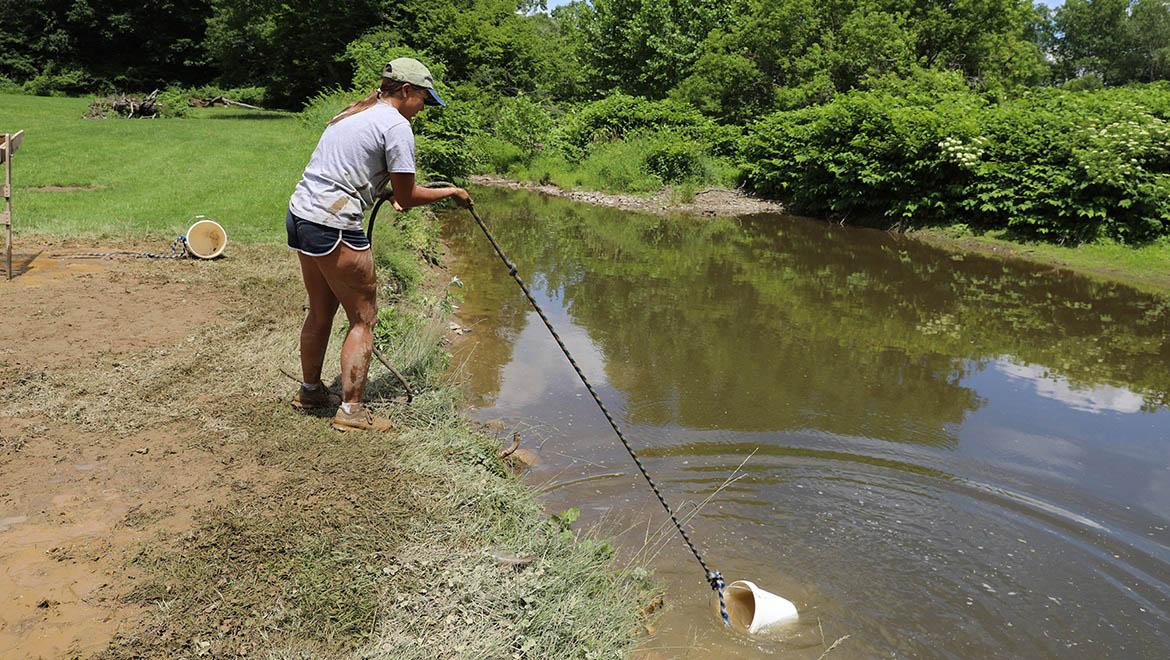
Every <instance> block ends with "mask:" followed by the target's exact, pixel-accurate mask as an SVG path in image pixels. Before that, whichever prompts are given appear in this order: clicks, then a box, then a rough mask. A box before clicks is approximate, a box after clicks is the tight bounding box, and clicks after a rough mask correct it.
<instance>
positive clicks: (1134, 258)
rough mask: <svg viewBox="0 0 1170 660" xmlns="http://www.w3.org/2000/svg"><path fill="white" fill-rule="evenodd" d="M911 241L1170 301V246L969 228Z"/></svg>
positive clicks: (920, 234) (919, 232)
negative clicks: (1058, 241) (1028, 264)
mask: <svg viewBox="0 0 1170 660" xmlns="http://www.w3.org/2000/svg"><path fill="white" fill-rule="evenodd" d="M906 235H907V236H909V237H911V238H915V239H918V240H921V241H923V242H926V243H929V244H931V245H934V246H936V247H939V248H942V249H944V250H948V251H951V252H976V253H980V254H990V255H995V256H999V257H1002V258H1014V259H1025V260H1027V261H1032V262H1036V263H1041V264H1046V265H1050V266H1054V267H1057V268H1062V269H1067V270H1071V271H1073V272H1075V273H1078V274H1080V275H1084V276H1086V277H1091V278H1093V279H1097V280H1102V281H1107V282H1118V283H1120V284H1124V285H1126V286H1130V287H1133V288H1135V289H1138V290H1139V291H1144V292H1147V293H1153V294H1157V295H1163V296H1170V241H1162V242H1160V243H1152V244H1149V245H1143V246H1131V245H1124V244H1121V243H1115V242H1097V243H1084V244H1081V245H1077V246H1071V247H1068V246H1063V245H1053V244H1051V243H1040V242H1035V241H1019V240H1013V239H1011V238H1007V237H1006V236H1005V235H1004V232H986V233H976V232H973V231H971V230H970V229H967V228H964V227H945V228H925V229H913V230H909V231H907V232H906Z"/></svg>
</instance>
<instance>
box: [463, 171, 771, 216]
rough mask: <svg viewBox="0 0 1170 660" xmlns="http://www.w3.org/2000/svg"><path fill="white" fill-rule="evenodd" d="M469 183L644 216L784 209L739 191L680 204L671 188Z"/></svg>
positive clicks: (479, 177)
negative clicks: (622, 190) (631, 191)
mask: <svg viewBox="0 0 1170 660" xmlns="http://www.w3.org/2000/svg"><path fill="white" fill-rule="evenodd" d="M469 180H470V181H471V182H472V183H474V184H477V185H481V186H492V187H495V188H508V189H510V190H531V191H533V192H539V193H544V194H546V195H556V196H557V197H566V198H568V199H572V200H575V201H578V202H585V203H587V204H598V205H601V206H612V207H614V208H619V209H622V210H624V211H642V212H643V213H658V214H663V213H691V214H694V215H704V216H712V217H714V216H735V215H750V214H753V213H784V206H783V205H782V204H780V203H779V202H775V201H771V200H767V199H760V198H759V197H753V196H751V195H748V194H747V193H745V192H743V191H740V190H731V189H729V188H707V189H705V190H700V191H698V192H696V193H695V196H694V198H693V199H691V200H689V201H683V200H681V199H679V194H678V192H677V191H676V190H675V189H672V188H670V187H667V188H664V189H662V190H660V191H658V192H657V193H654V194H653V195H648V196H643V195H628V194H626V195H622V194H611V193H603V192H596V191H590V190H565V189H563V188H560V187H559V186H554V185H552V184H544V185H542V184H539V183H530V182H526V181H516V180H515V179H508V178H505V177H500V176H494V175H489V174H476V175H473V176H471V177H469Z"/></svg>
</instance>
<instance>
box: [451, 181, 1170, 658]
mask: <svg viewBox="0 0 1170 660" xmlns="http://www.w3.org/2000/svg"><path fill="white" fill-rule="evenodd" d="M475 196H476V201H477V209H478V210H479V211H480V212H481V214H482V215H483V216H484V218H485V220H486V221H487V222H488V224H489V226H490V227H491V228H492V231H493V233H495V234H496V236H497V238H498V239H499V242H500V244H501V246H502V247H503V249H504V250H505V251H506V252H507V253H508V255H509V257H511V258H512V260H513V261H514V262H515V263H516V264H517V266H518V267H519V272H520V275H521V276H522V277H523V278H525V280H526V282H528V284H529V286H530V288H531V289H532V291H533V293H534V295H535V296H536V298H537V299H538V301H539V302H540V303H541V305H542V306H543V307H544V308H545V310H546V312H547V313H548V315H549V317H550V319H551V320H552V322H553V323H554V325H556V327H557V329H558V331H559V332H560V333H561V335H562V337H563V338H564V340H565V341H566V343H567V345H568V346H569V348H570V350H571V351H572V352H573V354H574V357H575V358H576V359H577V361H578V363H579V364H580V365H581V367H582V369H583V370H584V372H585V373H586V375H587V376H588V377H589V378H590V380H591V382H592V383H593V384H594V386H595V387H596V388H597V390H598V392H599V393H600V395H601V396H602V398H603V400H604V401H605V402H606V404H607V406H608V407H609V409H610V410H611V412H613V413H614V415H615V417H616V418H617V421H618V423H619V425H620V426H622V428H623V431H624V432H625V433H626V435H627V437H628V438H629V439H630V441H631V444H632V445H633V446H634V448H635V450H636V451H638V452H639V454H640V456H641V457H642V459H643V461H644V463H645V465H646V467H647V468H648V469H649V471H650V473H651V474H652V475H653V476H654V477H655V479H656V480H657V482H658V484H659V486H660V487H661V489H662V492H663V495H664V496H665V497H666V498H667V500H668V501H669V502H671V503H672V505H674V506H675V508H676V510H678V511H679V512H680V514H681V515H682V516H683V517H685V518H687V519H689V522H688V527H689V530H690V534H691V536H692V538H693V539H694V540H695V542H696V545H697V546H698V547H699V548H700V551H701V552H702V553H703V555H704V559H706V560H707V562H708V563H709V564H710V565H711V566H712V567H713V568H715V569H716V570H719V571H721V572H722V573H723V575H724V576H726V577H727V579H728V580H729V581H730V580H734V579H750V580H753V581H755V582H756V583H757V584H759V585H760V586H761V587H763V588H765V589H767V590H769V591H772V592H775V593H777V594H780V595H782V596H784V597H786V598H788V599H790V600H792V601H794V602H795V603H796V604H797V606H798V608H799V610H800V613H801V620H800V622H799V623H798V624H796V625H794V626H792V627H790V628H788V629H786V630H781V631H778V632H777V634H776V635H775V636H773V637H770V638H763V639H753V638H748V637H747V636H745V635H740V634H735V633H731V632H729V631H726V630H725V629H723V627H722V624H721V623H720V622H719V620H718V619H717V618H716V617H715V615H714V614H713V612H712V610H711V596H710V594H711V591H710V589H709V588H708V587H707V584H706V582H705V581H704V579H703V575H702V572H701V570H700V568H699V565H698V563H697V562H696V561H695V560H694V558H693V557H692V556H691V555H690V553H689V551H687V549H686V547H685V545H684V544H683V543H682V541H681V540H680V539H679V538H678V536H677V533H676V532H675V531H674V530H673V528H668V529H663V528H662V525H663V524H664V520H665V516H664V514H663V512H662V510H661V507H660V505H659V504H658V502H657V500H655V499H654V496H653V494H652V493H651V491H650V489H649V488H648V487H647V485H646V483H645V482H644V481H643V479H642V477H641V476H640V475H639V474H638V472H637V469H636V467H635V466H634V464H633V462H632V461H631V460H630V458H629V457H628V455H627V454H626V453H625V451H624V450H623V449H622V447H621V445H620V444H619V443H618V441H617V439H616V437H615V436H614V434H613V432H612V430H611V429H610V428H609V426H608V424H607V423H606V421H605V419H604V417H603V416H602V415H601V413H600V411H598V410H597V408H596V407H595V404H594V403H593V401H592V400H591V399H590V397H589V395H588V393H587V392H586V391H585V389H584V387H583V386H582V385H581V384H580V382H579V381H578V380H577V377H576V375H575V374H574V373H573V371H572V368H571V367H570V366H569V364H568V362H567V361H566V360H565V358H564V356H563V355H562V354H561V353H560V351H559V349H558V348H557V347H556V344H555V343H554V342H553V340H552V338H551V337H550V336H549V334H548V332H547V331H546V330H545V328H544V326H543V324H542V323H541V322H540V320H539V318H538V317H537V316H536V314H535V313H534V312H533V311H532V309H531V307H529V304H528V302H527V301H526V300H525V299H524V298H523V297H522V295H521V294H520V291H519V288H518V287H516V285H515V283H514V282H513V281H512V279H511V277H510V276H509V275H508V273H507V271H506V270H505V268H504V267H503V265H502V264H501V263H500V261H499V259H498V257H497V256H496V255H495V253H494V252H493V251H492V250H491V247H490V245H489V244H488V242H487V241H486V240H485V239H484V238H483V236H482V234H481V233H480V231H479V229H478V228H477V227H476V226H475V225H474V224H473V223H472V222H471V221H470V219H469V217H468V215H467V214H466V212H464V211H457V212H451V213H449V214H447V215H446V216H444V224H443V226H444V230H443V231H444V237H445V239H446V240H447V241H448V244H449V245H450V246H451V248H452V251H453V255H452V263H453V267H454V270H455V273H456V274H457V275H458V276H459V277H460V278H461V279H462V280H463V281H464V283H465V289H464V290H463V293H464V296H465V300H464V301H463V303H462V304H461V306H460V308H459V310H458V317H459V319H460V321H461V322H462V324H463V325H465V326H468V327H470V328H471V333H470V338H471V341H468V342H467V343H466V344H464V345H462V346H461V347H460V348H459V350H458V351H457V352H456V353H455V360H454V361H455V362H456V363H459V364H461V365H462V368H463V370H464V375H465V378H466V383H467V390H468V396H469V398H470V401H471V403H472V404H473V406H474V407H475V410H474V412H473V415H474V416H475V417H476V418H478V419H481V420H490V419H503V420H504V421H505V422H506V423H507V424H509V425H511V426H514V427H515V428H518V429H520V431H521V438H522V441H523V445H522V446H524V447H527V448H529V449H533V450H535V451H537V453H538V454H539V455H540V457H541V459H542V462H541V463H540V464H539V465H538V466H536V467H535V468H533V469H532V470H530V471H529V472H528V473H527V476H526V478H527V479H529V480H530V481H531V482H532V483H534V484H536V485H537V486H539V487H540V488H541V489H542V491H543V493H544V495H543V497H544V498H545V501H546V502H547V504H548V507H549V508H550V509H551V510H554V511H557V510H564V509H567V508H569V507H578V508H579V509H580V510H581V519H582V520H581V522H579V523H578V524H577V525H578V526H580V525H581V524H582V523H584V524H589V523H600V524H601V525H602V526H603V527H605V528H606V529H607V530H609V532H610V533H611V534H612V535H613V536H615V537H616V538H617V542H618V546H619V563H620V564H624V563H625V562H629V561H638V562H642V563H643V564H644V565H647V566H649V567H650V568H652V569H653V570H654V572H655V575H656V576H657V578H658V579H659V580H660V581H661V582H662V583H663V584H664V585H666V588H667V595H666V601H667V607H668V609H667V611H666V613H665V614H664V615H663V616H662V617H661V618H660V619H659V620H658V622H657V624H658V627H657V630H655V634H654V635H653V637H651V638H649V639H648V640H647V641H646V642H645V643H644V644H643V649H642V653H643V654H644V655H646V656H650V657H736V656H742V657H754V656H760V655H778V656H783V657H793V658H817V657H819V656H820V655H821V654H822V653H823V652H824V651H825V649H826V648H827V647H828V646H829V645H831V644H833V642H834V641H836V640H839V639H841V638H842V637H845V636H846V635H847V636H848V638H847V639H845V640H844V641H842V642H841V643H840V644H839V645H838V646H837V648H835V649H833V650H832V651H831V652H830V653H829V654H828V656H827V657H829V658H832V657H844V658H858V657H890V656H897V657H962V658H969V657H1061V658H1069V657H1084V658H1100V657H1134V658H1137V657H1147V658H1148V657H1167V656H1168V655H1170V531H1168V528H1170V336H1168V335H1170V299H1167V298H1164V297H1158V296H1155V295H1150V294H1145V293H1141V292H1138V291H1136V290H1133V289H1130V288H1127V287H1124V286H1121V285H1117V284H1112V283H1104V282H1100V281H1094V280H1091V279H1088V278H1084V277H1080V276H1076V275H1073V274H1071V273H1069V272H1067V271H1063V270H1058V269H1053V268H1051V267H1048V266H1042V265H1036V264H1030V263H1026V262H1021V261H1011V260H1003V259H998V258H993V257H986V256H978V255H971V254H955V253H950V252H947V251H943V250H941V249H938V248H935V247H932V246H929V245H926V244H923V243H920V242H917V241H914V240H909V239H907V238H905V237H900V236H898V235H895V234H891V233H886V232H882V231H876V230H870V229H863V228H850V227H841V226H838V225H835V224H830V223H824V222H819V221H814V220H809V219H802V218H795V217H779V216H767V217H763V216H760V217H741V218H734V219H728V218H693V217H658V216H648V215H643V214H635V213H629V212H621V211H616V210H612V209H606V208H597V207H590V206H585V205H581V204H577V203H573V202H569V201H566V200H563V199H558V198H549V197H544V196H540V195H536V194H532V193H524V192H511V191H500V190H486V189H481V190H476V191H475ZM729 479H730V480H731V482H730V483H727V482H728V480H729ZM667 524H669V523H667Z"/></svg>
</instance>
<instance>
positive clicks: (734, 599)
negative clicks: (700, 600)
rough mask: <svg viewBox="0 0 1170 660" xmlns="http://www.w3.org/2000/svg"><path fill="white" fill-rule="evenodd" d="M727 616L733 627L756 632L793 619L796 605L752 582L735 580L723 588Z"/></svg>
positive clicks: (795, 615) (795, 617)
mask: <svg viewBox="0 0 1170 660" xmlns="http://www.w3.org/2000/svg"><path fill="white" fill-rule="evenodd" d="M723 600H724V602H725V603H726V605H727V618H728V619H729V620H730V621H731V626H732V627H733V628H735V629H737V630H742V631H746V632H747V633H748V634H752V635H754V634H756V633H758V632H761V631H763V630H766V629H768V628H771V627H772V626H777V625H780V624H783V623H792V622H794V621H796V619H797V617H798V615H797V613H796V605H793V604H792V601H790V600H788V599H786V598H781V597H780V596H777V595H776V594H773V593H769V592H767V591H764V590H763V589H761V588H759V587H757V586H756V585H755V583H754V582H749V581H747V580H736V581H735V582H732V583H731V584H729V585H727V588H726V589H724V591H723Z"/></svg>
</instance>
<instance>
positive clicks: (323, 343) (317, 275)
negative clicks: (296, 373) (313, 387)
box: [297, 253, 338, 383]
mask: <svg viewBox="0 0 1170 660" xmlns="http://www.w3.org/2000/svg"><path fill="white" fill-rule="evenodd" d="M297 256H299V257H300V261H301V276H302V277H304V279H305V289H306V290H307V291H308V292H309V312H308V314H307V315H306V316H305V324H304V325H303V326H301V374H302V377H303V378H304V382H306V383H316V382H318V381H320V380H321V363H322V362H323V361H324V360H325V349H326V348H327V347H328V346H329V331H330V330H331V329H332V328H333V316H334V315H335V314H336V313H337V305H338V300H337V296H335V295H333V289H331V288H329V282H328V281H326V279H325V275H324V274H323V273H322V272H321V269H320V268H319V267H318V265H317V263H316V262H315V260H316V259H317V257H310V256H308V255H305V254H300V253H297Z"/></svg>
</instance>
